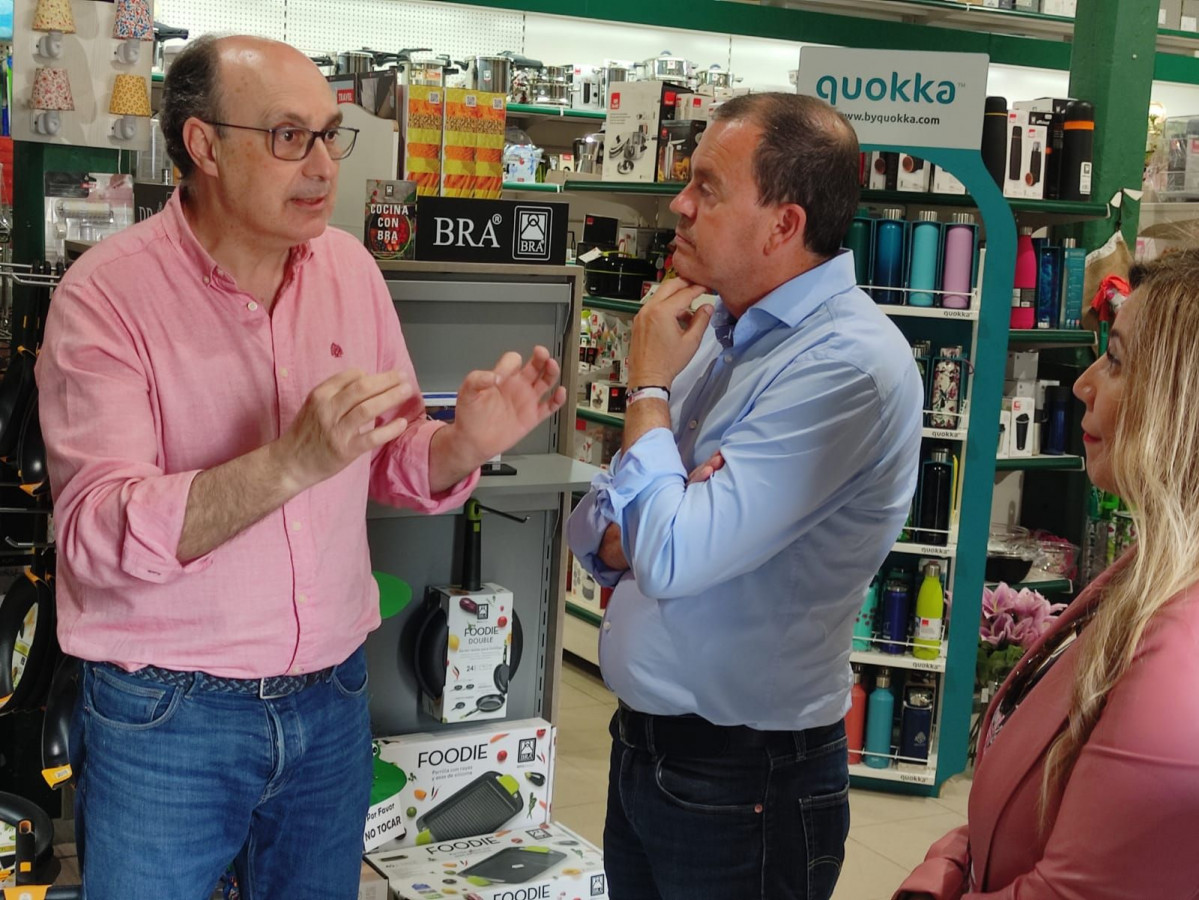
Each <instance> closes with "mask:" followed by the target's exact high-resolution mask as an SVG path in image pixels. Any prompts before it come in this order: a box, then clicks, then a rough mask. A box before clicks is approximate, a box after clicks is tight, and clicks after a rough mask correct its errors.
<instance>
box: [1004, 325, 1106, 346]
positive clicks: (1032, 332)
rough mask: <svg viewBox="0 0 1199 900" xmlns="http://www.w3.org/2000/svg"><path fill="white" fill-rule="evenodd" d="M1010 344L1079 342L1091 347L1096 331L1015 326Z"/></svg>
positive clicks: (1011, 332) (1009, 336)
mask: <svg viewBox="0 0 1199 900" xmlns="http://www.w3.org/2000/svg"><path fill="white" fill-rule="evenodd" d="M1008 343H1009V344H1070V345H1075V344H1078V345H1080V346H1084V347H1089V346H1091V345H1092V344H1094V343H1095V332H1093V331H1089V330H1088V329H1086V328H1015V329H1013V330H1011V331H1009V332H1008Z"/></svg>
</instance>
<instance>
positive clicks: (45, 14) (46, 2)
mask: <svg viewBox="0 0 1199 900" xmlns="http://www.w3.org/2000/svg"><path fill="white" fill-rule="evenodd" d="M33 30H34V31H61V32H63V34H74V33H75V16H74V15H73V14H72V13H71V0H37V9H35V10H34V12H33Z"/></svg>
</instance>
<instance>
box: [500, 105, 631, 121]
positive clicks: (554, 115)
mask: <svg viewBox="0 0 1199 900" xmlns="http://www.w3.org/2000/svg"><path fill="white" fill-rule="evenodd" d="M508 114H509V115H516V116H545V117H547V118H551V119H600V120H603V119H606V118H608V114H607V113H603V112H600V111H599V110H594V109H569V108H567V107H565V106H537V105H536V104H533V103H509V104H508Z"/></svg>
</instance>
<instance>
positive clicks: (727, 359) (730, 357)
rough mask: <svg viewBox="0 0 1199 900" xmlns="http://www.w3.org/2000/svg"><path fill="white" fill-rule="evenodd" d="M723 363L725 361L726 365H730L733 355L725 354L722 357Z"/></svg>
mask: <svg viewBox="0 0 1199 900" xmlns="http://www.w3.org/2000/svg"><path fill="white" fill-rule="evenodd" d="M724 361H725V362H726V363H731V362H732V361H733V354H731V353H726V354H725V355H724Z"/></svg>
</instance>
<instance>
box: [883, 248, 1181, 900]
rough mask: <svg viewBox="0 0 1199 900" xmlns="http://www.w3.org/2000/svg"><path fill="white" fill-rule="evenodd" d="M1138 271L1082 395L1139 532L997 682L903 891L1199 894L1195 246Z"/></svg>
mask: <svg viewBox="0 0 1199 900" xmlns="http://www.w3.org/2000/svg"><path fill="white" fill-rule="evenodd" d="M1130 282H1131V284H1132V286H1133V288H1134V290H1133V292H1132V294H1131V295H1130V296H1129V298H1128V299H1127V300H1126V301H1125V302H1124V304H1123V305H1122V306H1121V308H1120V310H1119V312H1118V313H1117V316H1116V321H1115V326H1114V328H1113V330H1112V334H1111V341H1110V344H1109V347H1108V351H1107V353H1105V354H1104V355H1103V356H1102V357H1100V358H1099V359H1098V360H1097V361H1096V362H1095V364H1094V365H1092V366H1091V367H1090V368H1089V369H1087V371H1086V372H1084V373H1083V374H1082V376H1081V377H1080V378H1079V379H1078V381H1077V382H1075V385H1074V393H1075V395H1076V396H1077V397H1078V398H1079V399H1080V400H1081V401H1082V402H1083V403H1084V404H1085V405H1086V413H1085V415H1084V416H1083V419H1082V430H1083V441H1084V444H1085V446H1086V457H1087V473H1088V474H1089V476H1090V478H1091V481H1092V482H1094V483H1095V484H1096V485H1097V486H1099V487H1100V488H1103V489H1104V490H1107V491H1112V492H1115V493H1116V494H1118V495H1119V496H1120V497H1122V498H1124V500H1125V501H1127V502H1128V504H1129V506H1130V507H1131V509H1132V516H1133V521H1134V523H1135V525H1136V529H1137V534H1138V543H1137V546H1136V547H1134V548H1133V549H1131V550H1129V551H1128V552H1127V553H1126V554H1125V555H1124V556H1122V557H1121V558H1120V559H1119V560H1117V561H1116V563H1115V564H1114V565H1112V566H1111V567H1109V568H1108V569H1107V570H1106V571H1105V572H1104V573H1103V574H1102V575H1101V576H1100V577H1099V578H1097V579H1096V580H1095V581H1094V582H1093V583H1092V584H1091V585H1090V586H1089V587H1088V588H1087V589H1086V590H1085V591H1083V593H1082V594H1081V595H1080V596H1079V597H1078V599H1077V600H1075V601H1074V603H1073V604H1071V606H1070V607H1069V608H1068V609H1067V610H1066V611H1065V612H1064V613H1062V615H1061V616H1060V617H1059V619H1058V621H1057V622H1056V623H1055V625H1054V626H1053V627H1052V628H1051V629H1050V630H1049V631H1048V632H1047V633H1046V634H1045V635H1044V636H1043V637H1042V638H1041V639H1040V641H1038V642H1037V644H1035V645H1034V646H1033V647H1032V648H1030V649H1029V651H1028V653H1027V654H1026V655H1025V656H1024V658H1023V659H1022V660H1021V661H1020V663H1019V665H1017V666H1016V668H1015V669H1014V670H1013V672H1012V674H1011V675H1010V676H1009V677H1008V679H1007V681H1006V682H1005V683H1004V685H1003V687H1002V688H1001V689H1000V691H999V693H998V694H997V695H996V696H995V699H994V700H993V701H992V703H991V705H990V708H989V709H988V710H987V713H986V716H985V718H984V720H983V725H982V732H981V739H980V746H979V754H978V762H977V765H976V769H975V775H974V783H973V786H972V788H971V791H970V805H969V813H968V820H967V824H966V825H963V826H962V827H961V828H958V829H955V830H954V831H952V832H950V833H949V834H948V835H946V836H945V837H944V838H942V839H941V840H940V841H938V842H937V843H936V844H934V845H933V847H932V848H931V849H930V850H929V853H928V856H927V858H926V859H925V861H924V862H923V863H921V865H920V866H919V867H917V869H916V870H915V871H914V872H913V873H912V874H911V875H910V876H909V877H908V878H907V880H906V881H905V882H904V883H903V885H902V887H901V888H900V890H899V891H898V892H897V893H896V895H895V900H928V898H933V900H959V898H961V900H982V898H1010V900H1117V898H1118V900H1141V898H1143V900H1184V898H1186V900H1192V898H1197V897H1199V853H1196V852H1194V849H1193V848H1194V841H1195V840H1196V838H1199V251H1194V250H1188V251H1183V252H1179V253H1175V254H1173V255H1171V256H1168V257H1166V258H1164V259H1162V260H1160V261H1158V262H1156V263H1152V264H1149V265H1147V266H1142V267H1137V268H1136V269H1135V270H1134V272H1133V273H1132V276H1131V278H1130ZM1187 847H1191V848H1192V849H1191V850H1188V849H1187Z"/></svg>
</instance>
